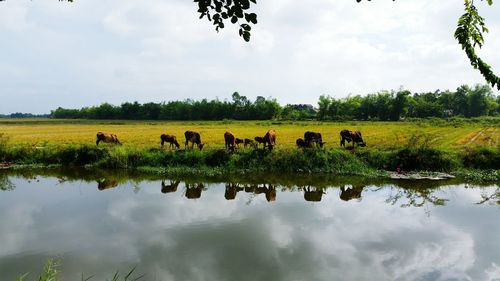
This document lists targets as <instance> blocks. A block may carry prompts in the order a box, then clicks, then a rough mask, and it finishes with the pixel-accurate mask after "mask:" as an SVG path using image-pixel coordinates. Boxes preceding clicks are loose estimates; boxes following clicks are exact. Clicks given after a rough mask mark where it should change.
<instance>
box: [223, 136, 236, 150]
mask: <svg viewBox="0 0 500 281" xmlns="http://www.w3.org/2000/svg"><path fill="white" fill-rule="evenodd" d="M224 142H225V145H226V149H228V150H234V148H235V147H236V138H235V137H234V135H233V133H231V132H225V133H224Z"/></svg>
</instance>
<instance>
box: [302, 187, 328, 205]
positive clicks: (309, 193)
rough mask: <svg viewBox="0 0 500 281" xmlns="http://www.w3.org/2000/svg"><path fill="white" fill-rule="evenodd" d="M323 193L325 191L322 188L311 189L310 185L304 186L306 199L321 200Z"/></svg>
mask: <svg viewBox="0 0 500 281" xmlns="http://www.w3.org/2000/svg"><path fill="white" fill-rule="evenodd" d="M323 194H324V192H323V190H321V189H316V190H311V188H310V187H309V186H307V187H305V188H304V199H305V200H306V201H311V202H319V201H321V197H323Z"/></svg>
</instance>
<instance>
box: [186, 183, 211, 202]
mask: <svg viewBox="0 0 500 281" xmlns="http://www.w3.org/2000/svg"><path fill="white" fill-rule="evenodd" d="M185 185H186V193H185V195H186V198H188V199H198V198H200V197H201V192H202V191H203V190H206V189H205V185H203V183H187V182H186V184H185Z"/></svg>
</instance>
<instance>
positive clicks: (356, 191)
mask: <svg viewBox="0 0 500 281" xmlns="http://www.w3.org/2000/svg"><path fill="white" fill-rule="evenodd" d="M363 188H364V186H352V187H351V186H347V187H346V186H342V187H341V188H340V199H342V200H344V201H349V200H351V199H359V200H361V192H363Z"/></svg>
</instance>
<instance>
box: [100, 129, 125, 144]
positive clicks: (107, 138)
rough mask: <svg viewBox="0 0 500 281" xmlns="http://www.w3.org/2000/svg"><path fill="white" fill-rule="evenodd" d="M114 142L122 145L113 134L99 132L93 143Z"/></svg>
mask: <svg viewBox="0 0 500 281" xmlns="http://www.w3.org/2000/svg"><path fill="white" fill-rule="evenodd" d="M101 141H102V142H107V143H115V144H119V145H122V143H121V142H120V141H119V140H118V137H117V136H116V135H115V134H111V133H103V132H99V133H97V135H96V141H95V145H99V142H101Z"/></svg>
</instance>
